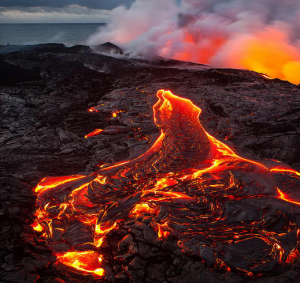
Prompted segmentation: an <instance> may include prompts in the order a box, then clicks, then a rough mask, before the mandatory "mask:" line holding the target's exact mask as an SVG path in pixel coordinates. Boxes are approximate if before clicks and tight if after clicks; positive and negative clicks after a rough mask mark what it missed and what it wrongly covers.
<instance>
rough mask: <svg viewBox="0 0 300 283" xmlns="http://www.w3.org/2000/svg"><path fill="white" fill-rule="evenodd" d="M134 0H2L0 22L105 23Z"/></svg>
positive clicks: (0, 0) (0, 2)
mask: <svg viewBox="0 0 300 283" xmlns="http://www.w3.org/2000/svg"><path fill="white" fill-rule="evenodd" d="M132 2H134V0H0V23H105V22H107V21H108V20H109V12H110V10H112V9H114V8H116V7H118V6H120V5H125V6H127V7H128V6H129V5H130V4H131V3H132Z"/></svg>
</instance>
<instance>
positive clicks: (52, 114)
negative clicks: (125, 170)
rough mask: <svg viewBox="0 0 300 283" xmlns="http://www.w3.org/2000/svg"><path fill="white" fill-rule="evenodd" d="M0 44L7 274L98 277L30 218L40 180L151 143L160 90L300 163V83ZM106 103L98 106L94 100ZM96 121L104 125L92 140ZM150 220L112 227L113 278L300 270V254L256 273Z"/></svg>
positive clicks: (239, 139) (295, 273)
mask: <svg viewBox="0 0 300 283" xmlns="http://www.w3.org/2000/svg"><path fill="white" fill-rule="evenodd" d="M0 53H2V55H1V57H0V59H1V61H0V67H1V70H0V72H1V74H3V77H4V78H5V79H1V80H0V85H1V86H0V101H1V105H0V107H1V111H0V117H1V125H0V129H1V136H0V145H1V146H0V155H1V163H0V174H1V179H0V180H1V187H0V191H1V194H0V200H1V202H0V221H1V233H0V264H1V269H0V280H1V282H35V281H37V282H63V281H65V282H85V281H87V282H91V281H101V280H100V279H94V278H93V277H92V276H83V275H79V274H75V275H74V271H73V270H72V269H70V268H67V267H65V266H63V265H60V264H58V263H57V262H56V258H55V257H54V256H53V255H52V253H51V251H50V250H49V248H47V245H46V244H45V242H44V241H43V240H42V239H40V240H39V234H38V233H37V232H35V231H34V230H33V229H32V228H31V226H30V224H32V222H33V221H34V216H33V213H34V211H35V209H36V207H35V200H36V195H35V193H34V192H33V190H32V189H33V187H34V186H35V185H36V184H37V183H38V182H39V180H40V179H41V178H43V177H46V176H65V175H69V174H83V175H86V174H91V173H92V172H95V171H97V170H99V165H100V166H101V165H103V164H108V163H112V162H116V161H121V160H126V159H133V158H136V157H138V156H140V155H141V154H142V153H144V152H146V151H147V150H148V149H149V148H150V147H151V145H152V144H153V142H154V141H155V140H156V139H157V138H158V136H159V129H158V128H157V127H156V126H155V124H154V122H153V117H152V115H153V111H152V106H153V105H154V104H155V103H156V101H157V98H156V95H155V94H156V91H157V90H158V89H170V90H171V91H173V92H174V93H176V94H177V95H179V96H181V97H186V98H188V99H191V100H192V101H193V103H194V104H195V105H198V106H199V107H201V109H202V114H201V117H200V119H201V123H202V125H203V127H204V128H205V130H206V131H207V132H209V133H210V134H211V135H213V136H214V137H216V138H218V139H219V140H221V141H223V142H224V143H226V144H227V145H229V146H230V147H232V148H234V149H235V150H236V151H237V152H238V154H239V155H241V156H243V157H245V158H251V159H252V160H259V159H276V160H279V161H282V162H285V163H286V164H289V165H290V166H292V167H293V168H295V169H297V170H300V143H299V140H300V138H299V136H300V133H299V131H300V125H299V122H300V118H299V114H300V96H299V95H300V88H299V86H296V85H293V84H291V83H288V82H285V81H280V80H277V79H274V80H270V79H268V78H265V77H263V76H262V75H261V74H257V73H254V72H250V71H245V70H233V69H212V68H209V67H207V66H201V65H195V64H187V63H180V62H177V61H165V60H163V59H160V60H157V61H156V62H153V63H151V64H150V63H149V62H145V61H142V60H130V59H128V58H126V57H124V58H121V57H119V58H114V57H109V56H105V55H101V54H94V53H93V52H92V50H90V49H89V48H88V47H84V46H79V47H76V48H75V47H72V48H66V47H64V46H62V45H39V46H32V47H30V48H28V47H26V48H25V47H22V48H19V47H18V48H17V47H14V48H12V49H9V47H6V46H5V47H1V48H0ZM3 77H2V78H3ZM101 104H104V105H103V107H102V109H101V111H99V112H89V111H87V109H89V108H91V107H93V106H96V105H101ZM113 113H116V115H113ZM114 116H115V117H114ZM94 129H103V132H102V133H101V134H100V135H97V136H93V137H90V138H88V139H85V138H84V137H85V135H87V134H88V133H90V132H92V131H93V130H94ZM148 224H149V219H148V220H147V218H145V217H144V218H140V219H136V220H134V221H133V222H131V223H128V225H127V226H125V228H124V229H122V230H120V231H118V232H117V233H116V232H114V233H113V232H112V233H113V234H112V235H111V236H110V237H109V239H110V240H109V241H106V242H105V243H104V244H105V245H104V248H105V249H106V250H105V251H106V253H107V254H111V255H112V256H113V255H114V256H115V257H119V261H118V258H117V259H116V261H115V264H114V265H113V266H108V267H107V269H111V272H110V273H109V274H111V275H110V276H108V277H106V278H105V280H106V281H116V282H129V281H132V282H202V281H203V282H224V281H225V282H246V281H252V282H274V281H276V280H277V281H278V282H297V280H299V279H298V278H299V275H300V262H298V261H296V262H294V263H293V264H290V265H284V266H282V267H280V268H277V269H276V270H275V271H272V272H269V273H268V274H264V275H263V277H255V278H251V277H249V276H245V275H244V274H242V273H239V272H238V271H237V270H231V271H228V270H227V269H222V268H212V266H209V265H208V264H207V263H203V262H202V261H201V260H199V258H195V257H193V256H189V255H187V254H184V253H183V252H182V251H181V249H180V248H179V247H178V246H177V244H176V243H175V241H174V239H172V238H168V239H166V240H163V241H162V240H160V241H158V240H157V235H156V233H155V232H154V230H153V229H152V227H151V226H149V225H148ZM70 237H72V235H71V233H70ZM76 280H77V281H76Z"/></svg>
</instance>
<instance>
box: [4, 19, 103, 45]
mask: <svg viewBox="0 0 300 283" xmlns="http://www.w3.org/2000/svg"><path fill="white" fill-rule="evenodd" d="M103 25H105V24H101V23H99V24H0V45H6V44H10V45H28V44H38V43H64V44H65V45H67V46H71V45H75V44H83V43H84V42H85V40H86V39H87V38H88V37H89V36H90V35H91V34H93V33H95V32H96V31H97V30H98V29H99V28H100V27H101V26H103Z"/></svg>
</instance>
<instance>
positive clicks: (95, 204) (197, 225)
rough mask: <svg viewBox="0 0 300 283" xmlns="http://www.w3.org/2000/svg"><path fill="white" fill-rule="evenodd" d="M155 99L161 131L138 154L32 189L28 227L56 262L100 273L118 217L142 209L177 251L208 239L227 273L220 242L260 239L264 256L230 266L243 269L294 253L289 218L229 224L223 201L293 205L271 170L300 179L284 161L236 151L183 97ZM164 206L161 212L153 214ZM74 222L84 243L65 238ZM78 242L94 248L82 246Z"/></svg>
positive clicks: (294, 227)
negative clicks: (280, 222)
mask: <svg viewBox="0 0 300 283" xmlns="http://www.w3.org/2000/svg"><path fill="white" fill-rule="evenodd" d="M157 97H158V102H157V103H156V104H155V105H154V106H153V114H154V122H155V124H156V125H157V126H158V127H159V128H160V129H161V134H160V136H159V138H158V139H157V140H156V142H155V143H154V144H153V146H152V147H151V148H150V149H149V150H148V151H146V152H145V153H144V154H142V155H141V156H139V157H138V158H136V159H134V160H129V161H124V162H119V163H116V164H113V165H111V166H108V167H105V168H103V169H101V170H100V171H98V172H95V173H94V174H91V175H89V176H82V175H73V176H65V177H47V178H44V179H43V180H41V182H40V183H39V184H38V185H37V186H36V187H35V192H36V193H37V207H38V208H37V210H36V212H35V216H36V220H35V222H34V223H33V224H32V227H33V229H35V230H36V231H38V232H40V233H42V236H43V237H44V238H45V240H46V241H47V243H49V244H51V245H49V247H50V249H51V250H52V251H53V253H54V254H55V255H56V256H57V259H58V261H59V262H60V263H62V264H64V265H67V266H70V267H73V268H74V269H76V270H77V271H78V272H80V273H83V274H91V275H93V276H95V277H103V276H105V270H104V268H103V267H102V263H103V261H105V254H102V253H101V245H102V244H103V242H104V240H105V238H106V237H107V236H108V234H109V233H110V232H111V231H113V230H114V229H118V228H119V227H120V225H122V222H123V221H124V220H125V219H129V218H133V219H134V218H135V217H138V216H145V215H148V216H151V217H152V222H151V223H152V224H151V225H152V227H153V228H154V229H155V231H157V235H158V237H159V238H162V239H163V238H166V237H168V236H169V235H171V236H173V237H177V238H178V239H179V240H178V246H180V247H182V249H183V250H184V251H187V250H188V249H189V246H188V242H189V241H190V240H191V239H192V238H197V237H207V238H208V239H211V241H212V247H211V251H212V253H213V254H214V257H215V263H214V264H215V265H219V266H226V268H227V270H229V271H230V270H231V268H230V267H229V266H227V263H226V259H224V258H222V256H221V254H220V252H219V251H218V250H217V247H216V246H217V245H216V244H215V243H222V245H224V246H226V245H228V244H233V243H239V242H241V241H247V240H249V239H251V238H257V239H258V240H260V241H262V242H263V243H264V245H265V247H266V250H267V252H266V254H265V255H264V257H262V258H261V259H260V260H257V259H256V260H253V261H252V262H251V263H250V264H249V267H247V268H242V267H240V266H238V265H237V266H233V267H235V268H236V269H239V270H242V271H244V272H246V273H247V274H251V273H252V272H256V271H258V270H259V268H258V267H260V266H262V265H263V266H265V265H266V264H267V263H268V262H271V260H273V261H274V259H276V262H278V263H279V264H281V263H284V262H289V261H291V260H292V259H294V258H295V257H297V256H298V253H297V252H296V248H297V247H298V243H299V241H298V234H299V233H298V228H297V225H296V224H295V223H293V222H291V221H290V222H289V224H288V225H287V227H286V229H285V231H281V232H280V233H278V232H276V231H271V230H269V228H266V227H265V226H264V223H262V222H261V221H256V220H251V221H250V220H248V222H249V223H247V221H241V222H239V223H236V224H235V226H233V225H232V224H230V223H229V222H226V221H227V220H226V216H224V208H223V206H224V203H225V202H232V201H233V202H235V201H242V200H248V199H264V198H265V197H269V198H271V199H277V200H278V201H284V203H289V204H290V205H296V206H298V205H300V199H296V198H295V197H292V196H289V194H288V193H286V192H284V191H283V190H282V188H281V187H280V186H278V185H277V183H276V182H275V181H274V176H276V175H278V174H280V175H281V176H290V177H291V178H293V179H300V173H299V172H297V171H296V170H294V169H292V168H289V167H287V166H285V165H284V166H279V165H276V166H271V165H265V164H263V163H260V162H257V161H253V160H250V159H246V158H243V157H241V156H239V155H237V154H236V153H235V152H234V151H233V150H232V149H231V148H230V147H229V146H227V145H226V144H224V143H222V142H221V141H219V140H217V139H216V138H214V137H213V136H211V135H210V134H208V133H207V132H206V131H205V130H204V128H203V127H202V125H201V124H200V121H199V115H200V113H201V109H200V108H198V107H197V106H195V105H194V104H193V103H192V102H191V101H190V100H188V99H185V98H181V97H178V96H176V95H174V94H172V93H171V92H170V91H164V90H160V91H158V92H157ZM93 110H94V109H93V108H91V109H90V111H91V112H92V111H93ZM116 113H117V112H116ZM101 131H102V130H95V131H94V132H92V133H91V134H89V135H87V136H86V137H89V136H93V135H96V134H99V133H100V132H101ZM274 163H275V162H274ZM240 174H242V177H239V176H240ZM257 180H258V181H257ZM247 182H248V183H249V184H250V185H249V184H248V183H247ZM283 189H285V188H283ZM170 204H171V205H170ZM174 209H175V210H174ZM164 210H165V211H166V215H167V216H166V217H162V218H160V215H161V214H162V211H164ZM187 210H188V211H187ZM201 211H202V212H201ZM172 213H173V214H172ZM175 214H176V215H175ZM255 221H256V222H255ZM178 223H180V225H181V226H184V230H180V229H182V228H180V229H179V228H178V227H179V225H178ZM75 224H76V225H78V227H80V228H78V229H82V231H84V233H86V235H87V236H86V238H88V242H83V243H78V242H76V241H74V240H72V239H69V238H68V237H67V236H66V235H68V233H69V231H70V230H71V229H73V228H72V227H75V226H74V225H75ZM259 225H261V226H259ZM70 227H71V228H70ZM76 227H77V226H76ZM256 227H259V228H256ZM74 229H75V228H74ZM293 231H296V232H295V233H296V238H297V241H296V244H295V246H294V247H293V249H290V250H285V249H284V248H283V247H282V244H281V242H280V240H279V238H280V237H281V236H282V235H285V234H287V233H292V232H293ZM82 233H83V232H82ZM83 238H84V237H83ZM72 241H73V242H72ZM62 242H66V243H67V245H66V246H67V247H68V248H66V250H64V251H61V250H60V251H58V249H56V248H55V245H56V244H57V243H62ZM84 245H86V246H93V247H94V248H93V249H92V250H86V251H82V247H83V246H84ZM204 246H205V245H204ZM80 247H81V248H80ZM200 247H202V246H200ZM190 252H191V251H190ZM201 255H202V253H201V252H200V255H199V256H200V257H201Z"/></svg>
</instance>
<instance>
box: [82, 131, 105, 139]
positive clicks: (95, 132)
mask: <svg viewBox="0 0 300 283" xmlns="http://www.w3.org/2000/svg"><path fill="white" fill-rule="evenodd" d="M102 132H103V130H101V129H96V130H94V131H92V132H91V133H89V134H87V135H86V136H85V138H86V139H87V138H90V137H93V136H97V135H99V134H101V133H102Z"/></svg>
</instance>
